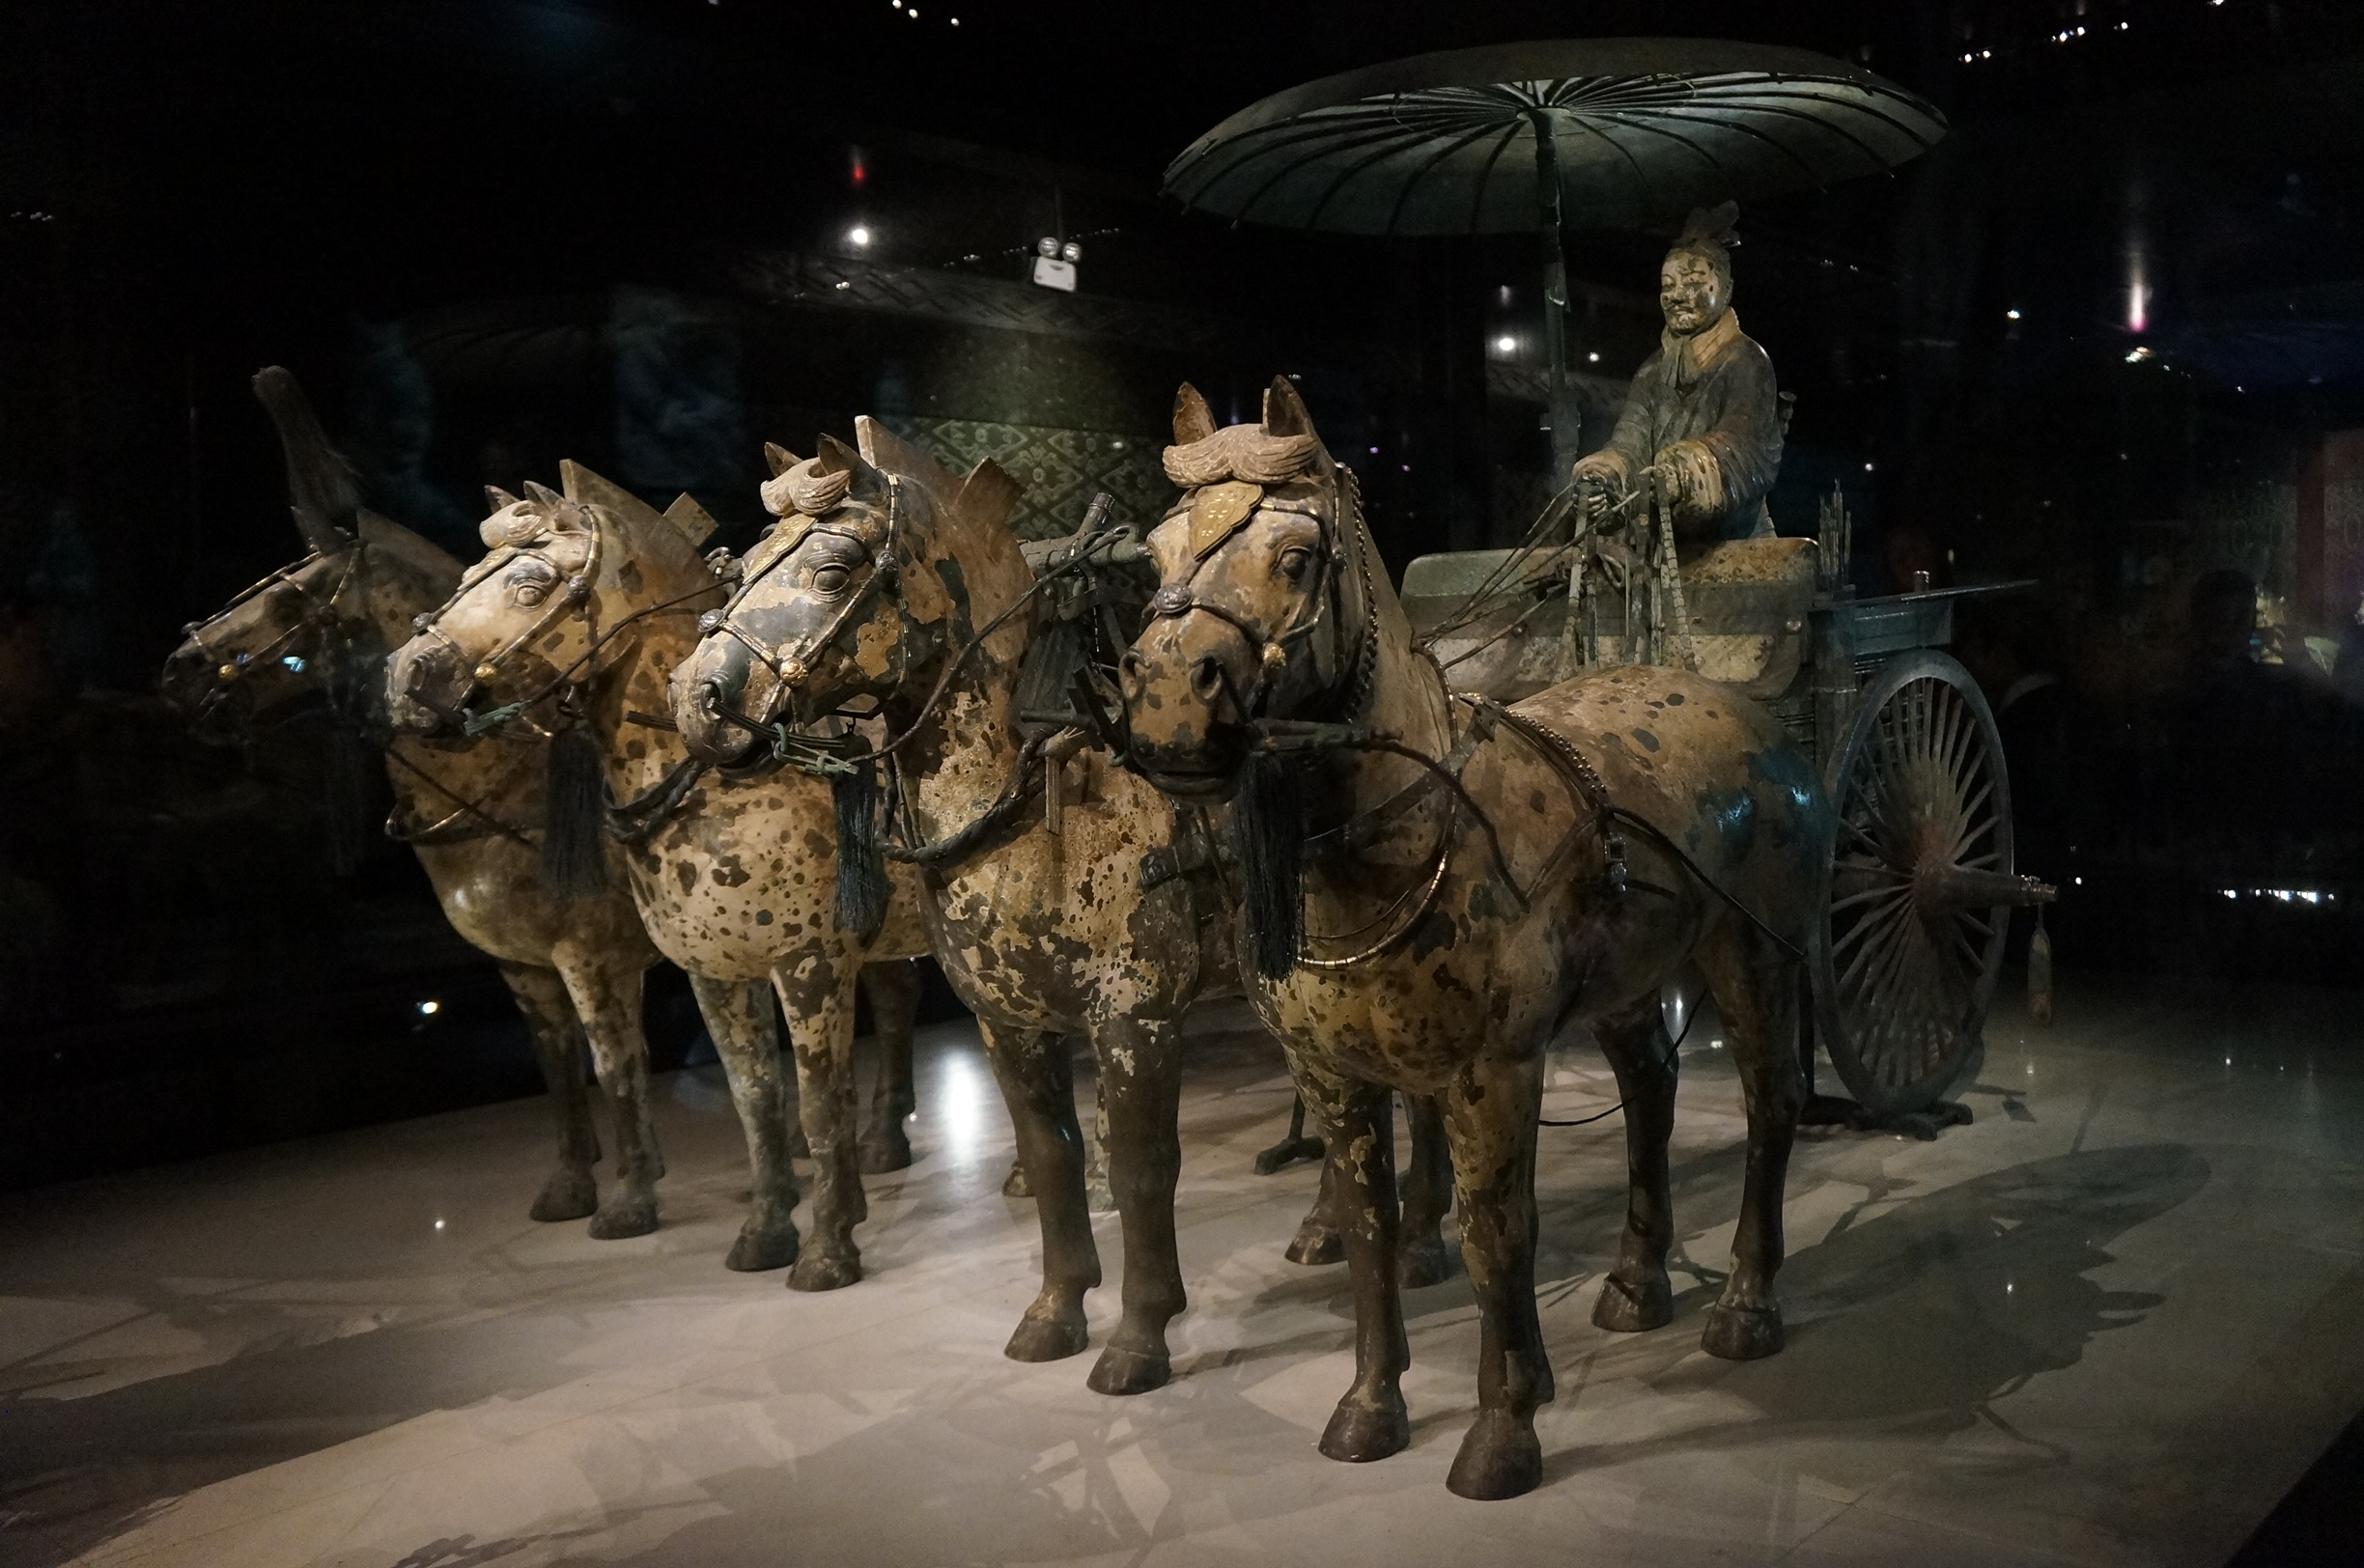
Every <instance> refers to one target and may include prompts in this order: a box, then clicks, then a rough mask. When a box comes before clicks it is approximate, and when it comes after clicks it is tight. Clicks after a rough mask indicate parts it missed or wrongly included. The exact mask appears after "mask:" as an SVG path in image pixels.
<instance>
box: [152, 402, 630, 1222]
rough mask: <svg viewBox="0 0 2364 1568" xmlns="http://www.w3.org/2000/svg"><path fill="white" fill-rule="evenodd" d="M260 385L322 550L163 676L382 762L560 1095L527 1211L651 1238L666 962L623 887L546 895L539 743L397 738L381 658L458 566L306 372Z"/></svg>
mask: <svg viewBox="0 0 2364 1568" xmlns="http://www.w3.org/2000/svg"><path fill="white" fill-rule="evenodd" d="M255 392H256V395H257V396H258V397H259V398H261V399H262V400H263V403H264V405H265V406H266V407H267V408H268V409H269V411H270V414H271V417H272V419H273V420H274V422H275V423H276V424H277V425H278V427H279V435H280V439H281V442H282V444H283V445H284V446H285V448H286V453H287V463H288V488H289V492H290V500H291V501H292V503H293V506H292V510H293V512H294V513H295V525H296V528H297V531H298V532H299V533H300V534H301V535H302V537H303V541H304V543H305V544H306V545H307V546H310V547H311V553H310V554H309V555H307V556H306V557H305V558H304V559H303V560H301V561H299V562H297V563H296V564H295V565H294V566H291V567H288V568H286V569H285V570H283V571H280V572H276V573H273V574H271V575H270V576H269V577H267V578H265V579H264V580H263V581H262V582H261V583H258V584H257V585H256V586H255V587H254V588H253V589H250V590H249V591H247V592H246V593H244V594H241V595H239V597H238V598H237V599H235V600H233V601H232V602H230V604H229V605H228V607H226V608H224V609H223V610H222V611H221V612H220V613H218V614H216V615H215V616H214V617H213V618H212V619H211V620H209V621H207V622H204V623H203V624H201V625H195V626H192V627H190V628H189V630H188V635H187V638H186V640H185V641H183V643H182V645H181V646H180V648H179V649H177V650H176V651H175V652H174V653H173V655H172V657H171V658H170V659H169V660H168V661H167V662H166V664H165V667H164V676H163V689H164V692H165V695H166V696H167V697H168V698H169V699H170V700H171V701H172V702H173V703H174V704H175V705H176V706H177V707H178V708H180V709H181V711H182V712H183V714H187V715H188V716H189V718H190V719H191V721H192V722H193V723H197V724H199V725H201V726H203V727H205V728H207V729H210V730H211V731H213V732H215V733H220V734H224V735H227V736H231V737H234V738H237V739H240V740H251V739H253V738H254V737H255V736H256V735H258V734H260V733H262V732H264V731H267V730H268V729H270V728H272V727H274V726H276V725H278V724H280V723H282V722H286V721H288V720H289V719H290V718H291V717H292V716H293V715H295V714H302V713H306V712H310V713H314V714H323V713H324V715H325V717H326V718H327V720H328V722H330V723H331V724H332V725H334V726H336V727H337V728H338V729H339V730H340V731H342V732H344V736H343V739H344V740H346V741H349V742H366V743H369V744H374V745H376V746H378V747H379V748H380V749H381V750H382V751H383V753H384V764H385V770H386V780H387V783H388V784H389V785H390V786H391V788H392V793H393V797H394V815H393V818H392V820H391V821H389V822H388V824H387V830H388V831H389V832H392V833H394V834H395V835H396V836H397V837H400V838H403V839H406V840H408V843H409V844H410V847H411V850H412V851H413V853H415V854H417V855H418V859H419V864H420V866H421V867H422V868H424V869H425V871H426V873H427V879H428V881H429V882H430V883H432V884H433V885H434V887H435V892H436V901H437V902H438V903H439V904H441V906H442V909H443V914H444V917H445V918H446V919H448V920H449V921H450V922H451V924H452V929H454V930H455V931H457V932H459V934H460V935H461V936H462V937H464V938H466V939H467V940H468V941H469V942H470V943H471V944H472V945H474V946H475V947H476V948H478V949H479V950H481V951H482V952H484V953H485V954H487V955H488V956H489V957H491V958H492V960H493V961H494V962H495V963H496V964H498V965H499V966H500V972H501V978H502V979H503V980H504V981H506V982H507V984H508V986H509V989H510V992H511V994H513V995H514V996H515V997H516V998H517V1004H518V1008H519V1011H521V1013H522V1014H523V1015H524V1017H525V1024H526V1030H527V1033H528V1034H529V1035H530V1036H531V1037H532V1040H533V1047H534V1055H535V1058H536V1060H537V1061H538V1062H539V1063H540V1065H541V1069H542V1076H543V1079H544V1081H545V1082H546V1083H547V1084H548V1085H549V1092H550V1102H551V1105H552V1106H553V1107H554V1108H555V1110H556V1112H557V1119H558V1166H557V1169H556V1170H554V1171H552V1172H551V1174H550V1178H549V1182H548V1183H546V1184H545V1185H544V1187H543V1189H542V1191H541V1194H540V1195H539V1196H538V1197H536V1198H535V1199H534V1203H533V1208H532V1215H533V1218H536V1219H541V1220H561V1219H579V1218H583V1217H584V1216H586V1215H589V1216H591V1217H592V1221H591V1234H592V1235H594V1236H596V1237H600V1238H603V1239H605V1238H612V1237H619V1236H636V1235H640V1234H642V1233H644V1232H646V1231H647V1230H649V1229H650V1228H652V1227H653V1226H654V1225H655V1223H656V1216H655V1197H654V1193H653V1190H652V1188H651V1184H652V1183H653V1182H654V1181H655V1179H656V1177H657V1175H658V1174H660V1172H661V1163H660V1162H659V1160H658V1156H657V1150H656V1143H655V1139H654V1135H653V1134H651V1133H650V1131H649V1129H648V1121H647V1102H648V1088H647V1085H648V1053H647V1049H646V1047H645V1045H644V1044H643V1042H642V1039H641V1033H640V1008H639V999H640V979H641V976H642V974H643V973H644V972H645V971H646V970H647V969H648V967H649V966H651V965H653V964H655V963H656V962H657V950H656V949H655V948H654V947H652V946H651V945H650V944H649V939H648V935H647V933H645V932H644V931H642V930H641V929H640V920H639V917H638V916H637V915H636V914H634V913H633V907H632V901H631V900H630V899H629V898H627V897H625V896H624V895H623V894H622V893H621V892H616V893H611V894H606V895H604V896H597V897H591V898H582V899H574V900H568V899H562V898H559V897H557V896H555V895H553V894H552V893H551V892H550V891H549V889H547V888H546V887H545V886H544V885H543V878H542V854H541V849H540V844H539V840H540V837H541V830H542V820H543V805H544V798H545V792H544V768H543V753H544V750H545V747H544V746H543V745H542V744H541V743H540V742H535V741H533V740H531V739H529V738H527V739H520V740H516V741H504V742H497V743H492V744H487V745H484V746H480V747H477V748H475V749H473V750H470V751H467V752H438V751H436V750H433V749H431V748H430V747H428V746H426V745H425V744H423V743H421V742H418V741H416V740H414V739H411V738H408V737H405V736H399V735H394V734H391V733H390V732H389V731H388V729H387V726H386V723H385V713H384V704H383V701H382V689H381V688H382V683H381V681H380V675H379V672H380V666H381V665H382V664H383V662H384V659H385V656H386V652H387V650H389V649H390V648H392V647H393V646H394V645H395V644H397V643H399V642H401V641H402V640H403V638H405V637H407V636H408V634H409V630H410V622H411V619H412V617H413V616H415V615H417V614H418V613H419V612H421V611H423V610H428V609H432V608H434V607H435V605H436V604H437V603H439V602H441V601H442V600H443V599H444V598H445V597H446V596H448V595H449V594H450V593H451V591H452V588H453V585H454V584H456V583H457V582H458V581H459V580H460V574H461V566H460V563H459V562H458V561H456V560H454V559H453V558H452V557H451V556H450V555H449V554H448V553H446V552H445V551H444V550H442V549H440V548H438V547H437V546H435V545H433V544H430V543H429V542H428V541H427V540H425V539H422V538H420V537H419V536H418V535H417V534H414V533H412V532H411V531H410V530H409V529H408V528H404V527H402V526H401V525H399V524H397V523H394V522H390V521H388V520H387V519H386V518H381V517H380V516H378V515H377V514H376V513H374V512H371V511H369V510H368V509H367V508H365V507H363V506H361V504H360V501H359V491H358V490H357V488H356V486H355V484H354V481H353V478H352V471H351V469H350V468H349V467H348V466H347V465H346V462H345V460H344V458H343V457H342V456H341V455H339V454H338V453H337V451H336V450H335V449H334V448H333V447H331V446H330V445H329V444H328V439H327V436H326V434H324V432H323V431H322V430H321V428H320V422H319V421H318V419H316V418H315V417H314V415H313V412H312V409H311V406H310V405H309V404H308V403H307V402H306V401H305V400H304V396H303V393H302V390H301V389H300V388H299V387H298V386H297V385H296V382H295V378H294V377H293V376H291V375H289V374H288V372H286V371H285V370H282V369H279V368H278V367H276V366H273V367H271V368H270V369H267V370H265V371H263V372H262V373H261V374H260V375H258V376H257V377H256V378H255ZM586 1036H587V1037H588V1039H589V1042H590V1045H591V1054H592V1061H593V1064H594V1067H595V1068H596V1070H597V1072H598V1074H599V1078H600V1082H601V1084H602V1086H603V1087H604V1088H605V1089H606V1091H607V1097H608V1100H609V1102H610V1104H611V1105H612V1106H614V1108H615V1113H616V1115H617V1117H618V1119H619V1121H620V1123H621V1124H622V1125H621V1126H620V1127H619V1129H618V1134H617V1145H618V1152H619V1167H620V1168H619V1171H618V1178H619V1179H618V1183H617V1185H616V1187H615V1188H614V1189H613V1190H611V1191H610V1192H609V1194H608V1199H607V1202H606V1203H605V1204H604V1205H603V1204H601V1203H600V1202H599V1200H598V1185H597V1180H596V1178H595V1177H594V1175H593V1172H592V1166H593V1165H594V1164H595V1163H596V1162H598V1160H599V1158H600V1139H599V1134H598V1132H597V1130H596V1128H595V1126H594V1124H593V1120H592V1111H591V1098H590V1096H589V1094H588V1093H587V1092H586V1088H585V1085H584V1083H583V1079H582V1068H581V1055H582V1046H583V1042H584V1039H585V1037H586Z"/></svg>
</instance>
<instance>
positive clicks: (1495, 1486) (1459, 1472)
mask: <svg viewBox="0 0 2364 1568" xmlns="http://www.w3.org/2000/svg"><path fill="white" fill-rule="evenodd" d="M1542 1484H1543V1444H1542V1443H1540V1442H1537V1441H1535V1434H1534V1420H1533V1419H1532V1418H1531V1419H1528V1420H1521V1419H1519V1418H1518V1417H1517V1416H1515V1415H1512V1414H1510V1413H1509V1412H1508V1411H1504V1410H1489V1411H1479V1412H1478V1413H1477V1425H1475V1426H1473V1427H1471V1428H1470V1429H1469V1435H1468V1436H1467V1437H1464V1438H1463V1439H1462V1440H1461V1451H1460V1452H1459V1453H1457V1454H1455V1455H1453V1462H1452V1471H1451V1473H1450V1474H1449V1475H1447V1476H1446V1477H1445V1488H1446V1490H1447V1491H1449V1492H1450V1493H1451V1494H1452V1495H1453V1496H1454V1497H1456V1498H1474V1499H1476V1500H1477V1501H1478V1502H1495V1501H1499V1500H1500V1499H1502V1498H1515V1497H1518V1496H1520V1495H1522V1494H1524V1493H1528V1492H1533V1491H1534V1489H1535V1488H1536V1487H1538V1486H1541V1485H1542Z"/></svg>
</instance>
